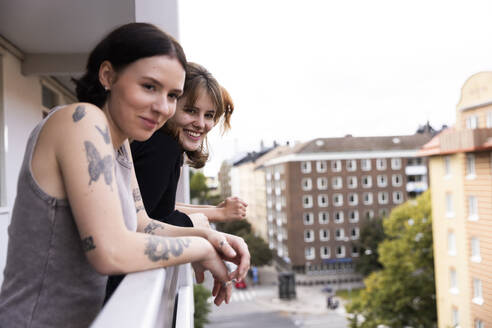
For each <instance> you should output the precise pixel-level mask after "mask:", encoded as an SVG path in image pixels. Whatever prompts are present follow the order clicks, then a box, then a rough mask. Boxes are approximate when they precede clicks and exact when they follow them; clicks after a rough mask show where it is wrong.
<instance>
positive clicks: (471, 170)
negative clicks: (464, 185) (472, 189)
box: [466, 154, 475, 179]
mask: <svg viewBox="0 0 492 328" xmlns="http://www.w3.org/2000/svg"><path fill="white" fill-rule="evenodd" d="M466 177H467V179H473V178H475V155H473V154H468V155H466Z"/></svg>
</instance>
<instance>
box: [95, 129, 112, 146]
mask: <svg viewBox="0 0 492 328" xmlns="http://www.w3.org/2000/svg"><path fill="white" fill-rule="evenodd" d="M96 129H97V131H99V133H100V134H101V135H102V136H103V138H104V142H105V143H107V144H109V141H110V139H109V130H108V127H107V126H106V130H105V131H103V130H102V129H101V128H100V127H98V126H97V125H96Z"/></svg>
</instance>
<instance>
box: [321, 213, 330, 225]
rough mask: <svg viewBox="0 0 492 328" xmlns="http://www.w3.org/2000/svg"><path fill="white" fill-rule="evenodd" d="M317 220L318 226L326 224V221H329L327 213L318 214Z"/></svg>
mask: <svg viewBox="0 0 492 328" xmlns="http://www.w3.org/2000/svg"><path fill="white" fill-rule="evenodd" d="M318 220H319V223H320V224H328V221H329V220H330V216H329V214H328V212H319V213H318Z"/></svg>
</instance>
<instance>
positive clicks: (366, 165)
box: [360, 159, 371, 171]
mask: <svg viewBox="0 0 492 328" xmlns="http://www.w3.org/2000/svg"><path fill="white" fill-rule="evenodd" d="M360 167H361V169H362V171H370V170H371V160H370V159H361V160H360Z"/></svg>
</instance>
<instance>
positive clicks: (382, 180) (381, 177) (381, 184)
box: [376, 174, 388, 187]
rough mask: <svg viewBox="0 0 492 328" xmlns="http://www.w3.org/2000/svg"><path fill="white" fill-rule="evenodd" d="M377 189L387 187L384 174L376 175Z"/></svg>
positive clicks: (386, 178)
mask: <svg viewBox="0 0 492 328" xmlns="http://www.w3.org/2000/svg"><path fill="white" fill-rule="evenodd" d="M376 180H377V181H378V187H386V186H387V185H388V177H387V176H386V175H384V174H380V175H378V177H377V179H376Z"/></svg>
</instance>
